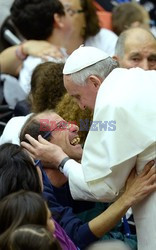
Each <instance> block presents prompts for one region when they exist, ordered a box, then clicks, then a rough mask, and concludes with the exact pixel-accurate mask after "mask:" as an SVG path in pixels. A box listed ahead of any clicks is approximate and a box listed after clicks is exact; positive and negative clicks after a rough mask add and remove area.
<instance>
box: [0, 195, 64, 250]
mask: <svg viewBox="0 0 156 250" xmlns="http://www.w3.org/2000/svg"><path fill="white" fill-rule="evenodd" d="M0 222H1V223H0V249H2V250H3V249H5V250H7V249H9V245H8V240H9V237H10V235H11V233H12V232H13V231H14V230H16V229H17V228H18V227H19V226H22V225H25V224H36V225H40V226H44V227H46V228H47V229H48V230H49V232H50V233H51V234H50V237H51V236H52V234H53V233H54V231H55V225H54V221H53V220H52V218H51V213H50V211H49V209H48V207H47V205H46V203H45V201H44V200H43V199H42V197H41V196H40V195H39V194H36V193H33V192H30V191H24V190H21V191H19V192H16V193H13V194H10V195H8V196H6V197H5V198H3V199H2V200H1V201H0ZM60 249H61V248H60ZM45 250H46V249H45Z"/></svg>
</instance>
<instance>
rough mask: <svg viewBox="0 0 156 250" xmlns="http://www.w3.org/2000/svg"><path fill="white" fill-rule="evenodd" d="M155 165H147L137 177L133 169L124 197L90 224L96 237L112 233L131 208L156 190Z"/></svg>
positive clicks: (152, 162)
mask: <svg viewBox="0 0 156 250" xmlns="http://www.w3.org/2000/svg"><path fill="white" fill-rule="evenodd" d="M153 164H154V161H151V162H149V163H148V164H146V166H145V167H144V170H143V172H142V173H141V174H140V175H139V176H136V177H135V170H134V169H133V170H132V172H131V174H130V176H129V178H128V180H127V184H126V190H125V192H124V193H123V195H122V196H121V197H120V198H119V199H118V200H117V201H116V202H114V203H113V204H112V205H111V206H110V207H109V208H108V209H107V210H106V211H104V212H103V213H102V214H100V215H99V216H98V217H96V218H95V219H93V220H92V221H90V222H89V227H90V230H91V231H92V233H93V234H94V235H95V236H96V237H102V236H103V235H104V234H105V233H107V232H108V231H110V230H111V229H112V228H113V227H114V226H115V225H116V224H117V223H118V222H119V220H120V219H121V218H122V217H123V216H124V214H125V213H126V211H127V210H128V209H129V208H130V207H131V206H134V205H135V204H136V203H138V202H140V201H141V200H143V199H144V198H145V197H146V196H147V195H149V194H150V193H151V192H153V191H155V190H156V172H155V165H154V166H153ZM152 166H153V167H152Z"/></svg>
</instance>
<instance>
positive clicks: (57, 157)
mask: <svg viewBox="0 0 156 250" xmlns="http://www.w3.org/2000/svg"><path fill="white" fill-rule="evenodd" d="M25 137H26V138H27V140H28V141H29V142H30V144H29V143H26V142H24V141H23V142H21V145H22V147H24V148H25V149H26V150H27V151H28V152H29V153H30V154H31V156H32V157H33V158H34V159H39V160H41V161H45V162H49V163H51V166H53V168H58V166H59V164H60V163H61V161H62V160H63V159H64V158H65V157H67V155H66V154H65V153H64V152H63V150H62V149H61V148H60V147H59V146H57V145H54V144H52V143H50V142H48V141H47V140H45V139H44V138H43V137H42V136H41V135H39V136H38V141H37V140H35V139H34V138H33V137H31V136H30V135H28V134H26V135H25Z"/></svg>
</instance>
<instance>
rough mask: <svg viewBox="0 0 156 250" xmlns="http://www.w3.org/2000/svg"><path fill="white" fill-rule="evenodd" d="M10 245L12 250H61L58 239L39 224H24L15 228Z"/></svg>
mask: <svg viewBox="0 0 156 250" xmlns="http://www.w3.org/2000/svg"><path fill="white" fill-rule="evenodd" d="M8 245H9V247H10V249H11V250H36V249H37V250H43V249H44V250H61V246H60V244H59V242H58V241H57V239H56V238H54V237H53V236H52V234H51V233H50V232H49V231H48V230H47V229H46V228H45V227H43V226H39V225H24V226H21V227H19V228H17V229H15V230H14V231H13V232H12V234H11V236H10V240H9V243H8Z"/></svg>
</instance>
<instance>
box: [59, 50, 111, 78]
mask: <svg viewBox="0 0 156 250" xmlns="http://www.w3.org/2000/svg"><path fill="white" fill-rule="evenodd" d="M108 57H109V56H108V55H107V54H106V53H105V52H104V51H102V50H100V49H98V48H95V47H91V46H87V47H85V46H83V45H82V46H80V47H79V48H78V49H76V50H74V52H73V53H72V54H71V55H70V56H69V57H68V59H67V61H66V63H65V66H64V69H63V74H65V75H67V74H72V73H75V72H78V71H80V70H81V69H83V68H86V67H89V66H91V65H93V64H95V63H97V62H99V61H102V60H104V59H106V58H108Z"/></svg>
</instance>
